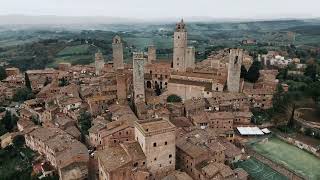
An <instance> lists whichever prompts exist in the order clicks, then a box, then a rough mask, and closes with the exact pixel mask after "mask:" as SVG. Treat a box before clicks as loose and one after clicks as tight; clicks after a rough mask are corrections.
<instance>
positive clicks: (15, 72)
mask: <svg viewBox="0 0 320 180" xmlns="http://www.w3.org/2000/svg"><path fill="white" fill-rule="evenodd" d="M5 71H6V75H7V76H18V75H19V74H20V70H19V69H18V68H14V67H13V68H6V69H5Z"/></svg>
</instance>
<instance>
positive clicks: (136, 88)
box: [133, 53, 145, 104]
mask: <svg viewBox="0 0 320 180" xmlns="http://www.w3.org/2000/svg"><path fill="white" fill-rule="evenodd" d="M144 62H145V59H144V55H143V53H133V95H134V96H133V97H134V103H135V104H137V103H144V102H145V91H144Z"/></svg>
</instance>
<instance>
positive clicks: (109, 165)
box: [97, 141, 145, 172]
mask: <svg viewBox="0 0 320 180" xmlns="http://www.w3.org/2000/svg"><path fill="white" fill-rule="evenodd" d="M97 157H98V159H99V160H100V163H101V166H102V168H103V169H104V170H105V171H106V172H112V171H115V170H117V169H118V168H120V167H124V166H125V165H126V164H128V163H130V162H132V161H134V160H140V159H143V158H145V155H144V153H143V151H142V149H141V147H140V145H139V144H138V143H137V142H135V141H133V142H126V143H123V144H120V145H116V146H114V147H105V149H103V150H101V151H97Z"/></svg>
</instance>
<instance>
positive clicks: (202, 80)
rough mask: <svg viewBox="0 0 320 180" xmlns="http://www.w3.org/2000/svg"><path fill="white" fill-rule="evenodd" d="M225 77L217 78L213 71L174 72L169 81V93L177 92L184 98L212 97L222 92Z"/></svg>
mask: <svg viewBox="0 0 320 180" xmlns="http://www.w3.org/2000/svg"><path fill="white" fill-rule="evenodd" d="M224 84H225V79H218V78H217V79H216V78H215V76H214V75H213V74H212V73H195V72H184V73H181V72H173V73H172V74H171V76H170V80H169V82H168V94H176V95H178V96H180V97H181V98H182V99H183V100H187V99H193V98H207V97H212V93H213V92H222V91H223V87H224Z"/></svg>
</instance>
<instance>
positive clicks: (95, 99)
mask: <svg viewBox="0 0 320 180" xmlns="http://www.w3.org/2000/svg"><path fill="white" fill-rule="evenodd" d="M86 100H87V103H88V106H89V112H90V113H91V115H93V116H97V115H99V114H101V113H104V111H105V110H106V109H107V107H108V104H111V103H112V101H113V99H112V98H110V97H108V96H92V97H89V98H87V99H86Z"/></svg>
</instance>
